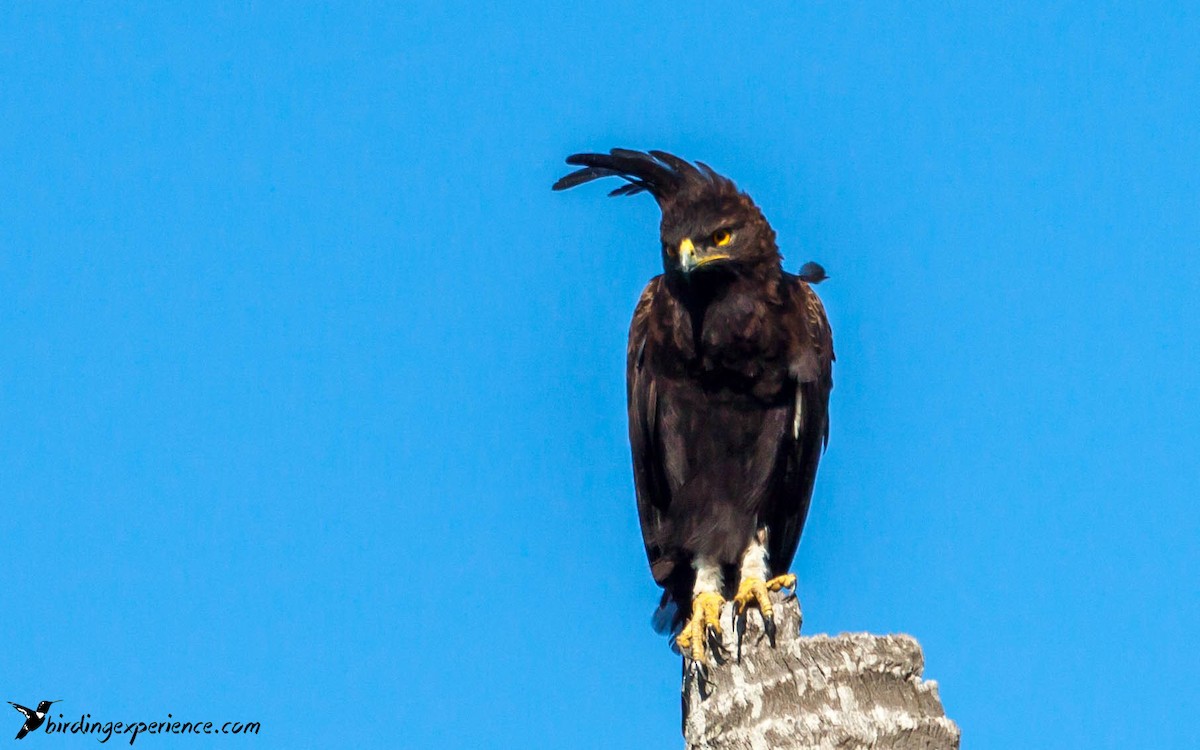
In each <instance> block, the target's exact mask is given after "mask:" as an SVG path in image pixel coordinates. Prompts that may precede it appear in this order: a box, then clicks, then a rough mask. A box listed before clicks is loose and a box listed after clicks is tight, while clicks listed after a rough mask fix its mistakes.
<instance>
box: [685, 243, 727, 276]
mask: <svg viewBox="0 0 1200 750" xmlns="http://www.w3.org/2000/svg"><path fill="white" fill-rule="evenodd" d="M719 260H729V256H728V255H725V254H723V253H710V254H708V255H701V254H700V253H697V252H696V245H695V244H694V243H693V242H692V240H691V238H689V237H684V238H683V241H682V242H680V243H679V267H680V268H682V269H683V272H684V273H691V272H692V271H694V270H696V269H697V268H700V267H701V266H706V265H708V264H709V263H714V262H716V261H719Z"/></svg>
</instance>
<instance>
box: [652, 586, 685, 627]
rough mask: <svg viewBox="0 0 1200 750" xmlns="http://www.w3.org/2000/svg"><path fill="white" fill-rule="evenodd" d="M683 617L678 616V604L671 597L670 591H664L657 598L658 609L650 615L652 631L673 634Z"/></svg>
mask: <svg viewBox="0 0 1200 750" xmlns="http://www.w3.org/2000/svg"><path fill="white" fill-rule="evenodd" d="M682 622H683V618H682V617H680V616H679V605H678V604H676V603H675V600H674V599H673V598H671V592H670V591H664V592H663V595H662V599H659V600H658V609H656V610H654V614H653V615H651V617H650V624H651V625H652V626H653V627H654V632H655V633H658V634H659V635H675V634H676V633H678V632H679V625H680V624H682Z"/></svg>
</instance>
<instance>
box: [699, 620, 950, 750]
mask: <svg viewBox="0 0 1200 750" xmlns="http://www.w3.org/2000/svg"><path fill="white" fill-rule="evenodd" d="M775 601H776V602H777V603H776V605H775V619H776V622H777V623H778V632H777V634H776V646H775V647H774V648H772V647H771V646H770V644H769V642H768V640H767V638H766V635H765V634H764V632H763V629H762V619H761V617H760V616H759V614H758V612H757V611H751V612H750V613H749V615H748V617H747V618H746V619H747V623H746V625H745V633H744V634H742V635H741V637H740V638H739V635H738V633H737V629H736V624H737V623H736V621H735V619H734V615H733V605H732V604H726V605H725V608H724V609H723V610H722V611H721V624H722V627H723V630H724V633H723V636H722V642H723V645H724V648H725V650H726V651H727V652H728V657H727V658H726V659H725V660H724V662H723V663H716V664H714V665H713V666H712V668H711V670H710V675H709V680H710V682H711V684H709V685H707V686H704V685H702V684H701V680H700V679H698V678H697V677H696V676H695V674H693V673H691V672H690V671H689V672H685V675H684V682H683V734H684V738H685V739H686V740H687V746H688V748H689V750H792V749H793V748H797V749H798V748H805V749H806V750H807V749H811V748H830V750H832V749H833V748H837V749H838V750H853V749H856V748H905V749H906V750H907V749H910V748H911V749H912V750H917V749H918V748H919V749H920V750H957V748H958V742H959V730H958V727H957V726H956V725H955V724H954V722H953V721H951V720H950V719H948V718H946V714H945V711H943V710H942V703H941V701H940V700H939V699H938V693H937V683H936V682H933V681H922V680H921V679H920V678H921V671H922V670H923V669H924V667H925V659H924V656H923V655H922V653H921V646H920V644H918V643H917V642H916V640H914V639H913V638H912V637H910V636H907V635H884V636H878V635H869V634H867V633H846V634H842V635H839V636H837V637H836V638H834V637H830V636H826V635H818V636H812V637H801V636H800V623H801V619H802V618H801V614H800V606H799V603H798V602H796V601H795V600H794V599H793V600H791V601H784V600H782V598H776V599H775ZM739 641H740V654H739Z"/></svg>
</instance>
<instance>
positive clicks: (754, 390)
mask: <svg viewBox="0 0 1200 750" xmlns="http://www.w3.org/2000/svg"><path fill="white" fill-rule="evenodd" d="M567 163H569V164H573V165H577V166H580V167H581V169H579V170H578V171H576V172H573V173H571V174H569V175H567V176H566V177H563V178H562V179H561V180H559V181H558V182H557V183H555V185H554V188H555V189H556V190H562V189H566V188H570V187H574V186H576V185H580V184H583V183H585V182H588V181H591V180H594V179H598V178H600V177H620V178H622V179H624V180H626V183H627V184H625V185H623V186H621V187H619V188H617V189H616V190H614V191H612V193H611V195H631V194H635V193H638V192H643V191H644V192H648V193H650V194H651V195H653V196H654V198H655V200H657V201H658V204H659V207H660V208H661V210H662V222H661V226H660V234H661V240H662V259H663V273H662V274H661V275H659V276H656V277H654V278H653V279H651V280H650V283H649V284H648V285H647V286H646V289H645V291H644V292H643V293H642V296H641V299H640V300H639V301H638V304H637V308H636V309H635V311H634V314H633V323H632V325H631V326H630V331H629V347H628V353H627V369H626V376H627V396H628V410H629V439H630V444H631V447H632V452H633V469H634V481H635V485H636V490H637V504H638V515H639V519H640V521H641V527H642V535H643V539H644V541H645V545H646V555H647V557H648V558H649V562H650V569H651V572H652V574H653V576H654V579H655V581H657V582H658V583H659V585H661V586H662V587H663V588H664V589H665V593H664V598H663V603H664V605H669V604H670V603H671V602H674V603H675V604H677V605H678V614H677V615H676V616H675V617H674V618H672V619H673V622H672V625H674V626H676V627H677V626H678V625H679V623H681V622H683V621H684V620H686V619H687V618H688V617H689V616H690V610H691V601H692V596H693V594H694V593H696V591H694V587H695V588H697V589H698V588H699V587H698V586H697V571H698V570H703V566H702V561H711V562H714V563H716V564H717V565H719V566H720V569H721V572H722V573H723V574H724V575H723V582H722V583H720V584H719V586H718V588H719V591H717V592H716V593H719V594H721V596H723V597H725V598H728V597H729V595H730V594H731V592H732V591H733V590H734V585H733V584H732V583H730V582H729V579H730V577H731V575H730V574H731V572H733V571H736V570H737V569H738V566H739V564H740V565H742V566H743V567H742V570H743V573H744V572H745V570H746V565H747V563H746V562H745V558H744V556H745V555H747V554H748V553H747V550H748V549H749V548H750V546H751V545H752V544H754V543H755V540H759V541H762V540H763V537H764V536H765V542H764V544H763V546H765V547H766V551H767V553H768V556H769V558H768V559H769V568H770V571H771V572H773V573H774V574H776V575H778V574H782V573H785V572H786V571H787V570H788V568H789V566H790V565H791V562H792V558H793V556H794V555H795V552H796V546H797V544H798V543H799V540H800V533H801V531H802V529H803V527H804V520H805V517H806V515H807V514H808V507H809V501H810V499H811V497H812V491H813V482H814V480H815V478H816V474H817V463H818V461H819V459H820V456H821V453H822V450H823V448H824V444H825V442H826V441H827V440H828V435H829V417H828V401H829V392H830V389H831V388H832V382H833V381H832V376H831V370H832V362H833V340H832V334H831V332H830V328H829V323H828V321H827V319H826V317H825V311H824V308H823V307H822V305H821V302H820V300H819V299H818V298H817V296H816V293H815V292H814V291H813V290H812V288H811V287H810V286H809V284H808V283H807V282H806V280H805V278H808V279H811V280H812V281H813V282H816V281H819V280H820V279H823V278H824V271H823V269H821V273H820V274H819V277H818V275H816V274H815V273H809V274H806V276H805V277H801V276H796V275H793V274H790V273H788V272H786V271H784V270H783V268H782V266H781V259H780V255H779V250H778V248H777V247H776V244H775V232H774V231H773V230H772V229H771V226H770V225H769V224H768V223H767V221H766V219H765V218H764V217H763V215H762V212H761V211H760V210H759V209H758V207H757V206H756V205H755V204H754V202H753V201H752V200H751V199H750V197H749V196H747V195H746V194H745V193H742V192H740V191H739V190H738V189H737V187H736V186H735V185H734V184H733V183H732V182H731V181H729V180H728V179H726V178H724V177H721V176H720V175H718V174H717V173H716V172H714V171H713V170H712V169H711V168H709V167H708V166H707V165H705V164H703V163H699V162H697V163H696V164H695V165H693V164H690V163H688V162H686V161H684V160H682V159H680V158H678V157H675V156H672V155H670V154H667V153H664V152H661V151H650V152H648V153H642V152H638V151H629V150H625V149H613V150H612V151H611V152H610V153H608V154H576V155H574V156H571V157H568V159H567ZM814 265H815V264H814ZM816 268H817V269H819V268H820V266H816ZM811 271H812V269H811V268H810V272H811ZM701 575H708V573H702V574H701ZM765 609H766V608H764V610H765ZM765 614H769V612H766V611H765ZM682 642H683V641H682V639H681V643H682Z"/></svg>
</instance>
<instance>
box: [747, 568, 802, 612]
mask: <svg viewBox="0 0 1200 750" xmlns="http://www.w3.org/2000/svg"><path fill="white" fill-rule="evenodd" d="M795 586H796V576H795V575H793V574H792V573H785V574H784V575H781V576H776V577H775V578H772V579H771V580H769V581H764V580H763V579H761V578H743V579H742V583H741V585H740V586H738V592H737V596H735V597H733V601H734V603H736V604H737V613H738V614H739V615H743V614H745V613H746V607H748V606H750V605H751V604H757V605H758V608H759V610H761V611H762V616H763V619H764V620H765V619H767V618H769V617H770V616H771V614H772V613H773V612H774V611H775V608H774V607H773V606H772V605H771V597H770V596H768V595H767V592H768V591H779V590H780V589H790V588H795Z"/></svg>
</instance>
